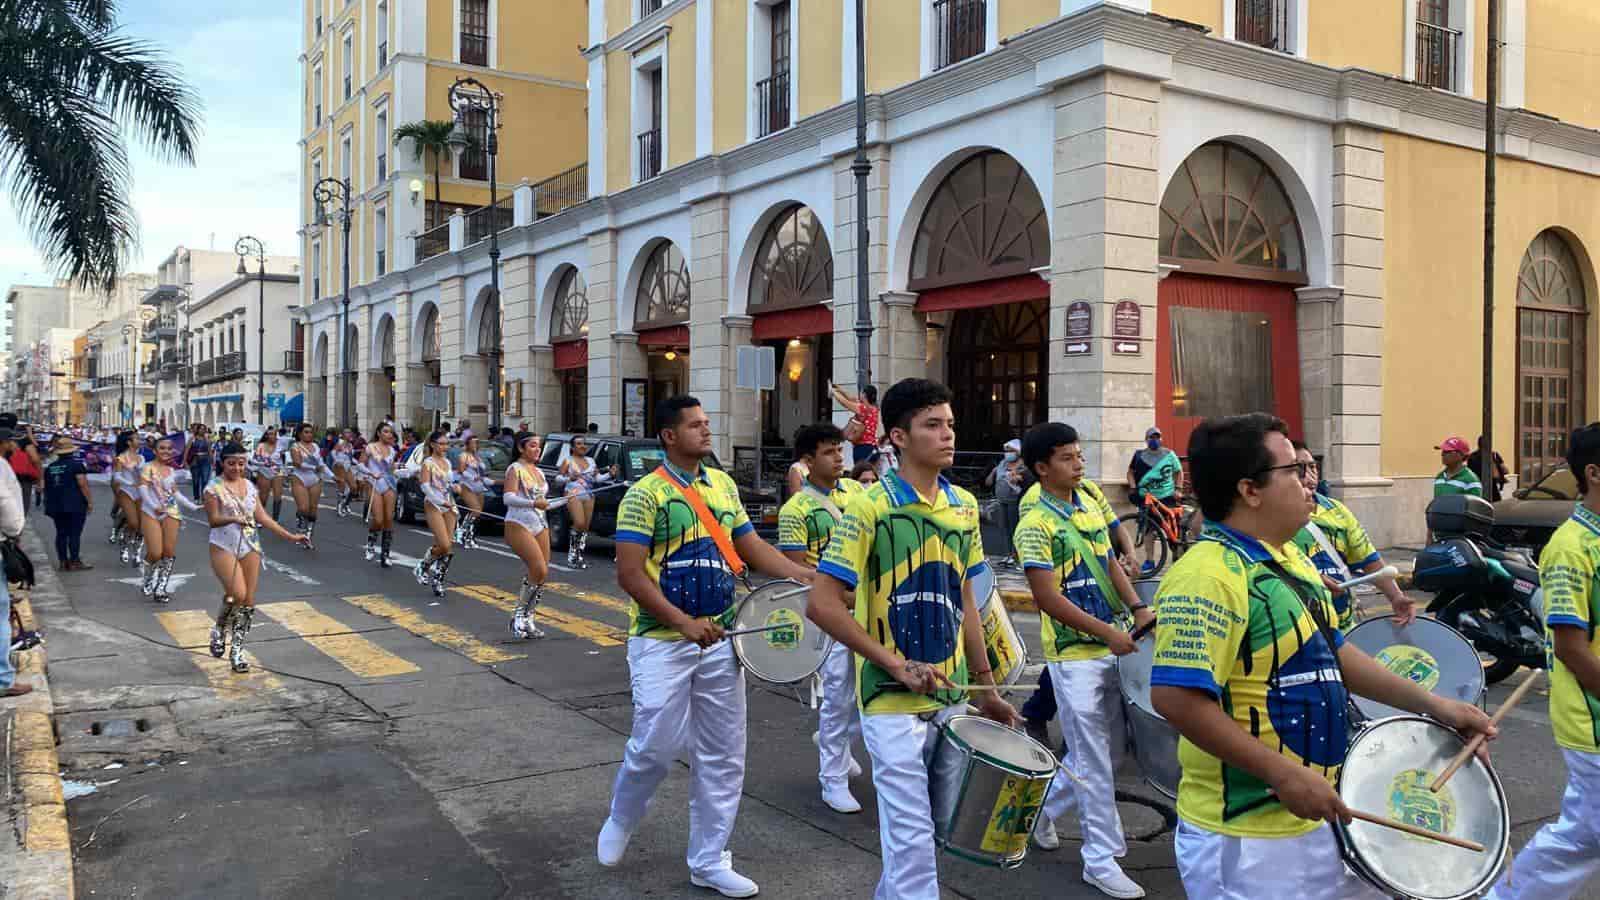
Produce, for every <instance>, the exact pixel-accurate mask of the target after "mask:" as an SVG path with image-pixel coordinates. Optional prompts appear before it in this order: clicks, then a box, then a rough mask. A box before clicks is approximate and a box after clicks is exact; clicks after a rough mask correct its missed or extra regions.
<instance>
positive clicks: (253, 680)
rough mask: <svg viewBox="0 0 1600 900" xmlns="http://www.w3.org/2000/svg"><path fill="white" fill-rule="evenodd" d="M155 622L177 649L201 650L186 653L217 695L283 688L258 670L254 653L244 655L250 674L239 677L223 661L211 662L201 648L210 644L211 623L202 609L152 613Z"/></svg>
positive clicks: (239, 695) (234, 697)
mask: <svg viewBox="0 0 1600 900" xmlns="http://www.w3.org/2000/svg"><path fill="white" fill-rule="evenodd" d="M156 621H158V622H160V623H161V627H162V628H165V629H166V630H167V634H170V635H172V639H173V640H174V641H176V642H177V643H178V646H179V647H182V648H184V649H185V650H194V649H201V653H190V654H189V658H190V659H191V660H193V661H194V664H195V665H197V666H199V667H200V671H201V672H204V673H205V676H206V680H207V681H209V682H211V687H212V688H214V689H215V690H216V692H217V694H218V696H221V697H224V698H227V699H230V700H238V699H241V698H243V697H244V696H245V695H246V694H248V693H249V692H250V691H276V690H281V689H282V688H283V683H282V682H280V681H278V679H277V676H275V675H273V674H272V673H271V672H268V671H266V670H264V669H262V668H261V666H260V664H259V663H258V662H257V661H256V658H255V656H254V654H251V653H245V655H244V657H245V659H247V660H249V662H250V671H249V672H246V673H244V674H242V675H241V674H236V673H235V672H234V671H233V669H232V668H230V667H229V665H228V662H227V660H226V659H214V658H213V657H212V656H211V655H210V654H209V653H206V652H205V651H204V649H203V648H205V647H207V646H208V645H209V644H210V643H211V626H212V624H213V623H214V621H215V620H214V619H212V618H211V614H210V613H208V612H206V611H205V610H202V609H183V610H175V611H173V612H161V613H156Z"/></svg>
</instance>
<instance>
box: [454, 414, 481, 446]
mask: <svg viewBox="0 0 1600 900" xmlns="http://www.w3.org/2000/svg"><path fill="white" fill-rule="evenodd" d="M475 433H476V432H474V431H473V430H472V421H471V420H470V419H462V420H461V429H460V430H459V431H457V432H456V433H455V437H456V438H458V439H459V440H462V441H465V440H466V439H467V438H469V437H472V436H473V435H474V434H475Z"/></svg>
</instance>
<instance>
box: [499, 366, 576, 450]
mask: <svg viewBox="0 0 1600 900" xmlns="http://www.w3.org/2000/svg"><path fill="white" fill-rule="evenodd" d="M555 366H556V352H555V349H554V348H552V347H551V346H550V345H548V344H535V345H533V346H531V347H529V348H528V380H527V382H526V384H525V385H524V386H523V391H522V412H521V413H520V414H519V415H518V417H517V418H518V421H521V420H522V419H527V420H528V424H529V426H530V427H531V428H532V429H533V430H534V431H536V432H538V433H539V434H549V433H550V432H552V431H555V430H556V429H558V428H560V427H561V426H562V425H563V424H564V423H563V422H562V421H561V380H560V379H559V378H557V377H556V368H555ZM506 427H507V428H516V427H517V426H516V423H512V424H510V425H507V426H506Z"/></svg>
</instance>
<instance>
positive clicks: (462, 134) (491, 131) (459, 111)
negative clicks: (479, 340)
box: [450, 76, 504, 435]
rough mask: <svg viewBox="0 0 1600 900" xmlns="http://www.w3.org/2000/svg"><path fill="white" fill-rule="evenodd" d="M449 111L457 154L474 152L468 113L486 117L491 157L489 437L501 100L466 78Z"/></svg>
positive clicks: (496, 363)
mask: <svg viewBox="0 0 1600 900" xmlns="http://www.w3.org/2000/svg"><path fill="white" fill-rule="evenodd" d="M450 108H451V109H452V110H454V111H455V120H456V127H455V128H454V129H452V130H451V132H450V146H451V147H452V148H453V149H454V150H455V151H456V152H457V153H464V152H466V151H467V150H469V149H472V144H473V138H472V135H471V134H470V133H469V132H468V131H467V122H466V118H467V113H469V112H480V113H483V116H484V130H485V132H486V133H487V139H486V141H485V143H484V147H483V149H484V152H485V153H487V154H488V155H489V207H488V216H489V290H490V292H491V293H492V294H493V295H494V342H493V346H492V349H491V350H490V351H489V355H490V360H489V433H490V434H491V435H494V434H499V433H500V405H501V404H500V356H501V349H500V335H501V332H500V316H501V315H502V313H503V312H504V310H503V309H502V307H501V304H500V225H499V223H498V222H497V221H495V204H496V202H497V198H496V196H495V187H496V185H495V157H496V156H497V155H498V154H499V152H500V139H499V137H498V135H497V132H498V131H499V130H500V100H499V97H498V96H497V95H496V94H495V93H494V92H493V91H491V90H489V88H488V87H487V86H486V85H485V84H484V83H483V82H481V81H479V80H478V79H476V78H470V77H466V76H463V77H461V78H457V79H456V81H455V84H452V85H450Z"/></svg>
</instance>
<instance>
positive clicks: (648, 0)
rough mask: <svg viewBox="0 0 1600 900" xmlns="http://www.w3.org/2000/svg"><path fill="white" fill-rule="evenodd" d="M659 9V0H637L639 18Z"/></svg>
mask: <svg viewBox="0 0 1600 900" xmlns="http://www.w3.org/2000/svg"><path fill="white" fill-rule="evenodd" d="M660 9H661V0H639V18H641V19H642V18H644V17H645V16H648V15H650V14H651V13H653V12H658V11H660Z"/></svg>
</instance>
